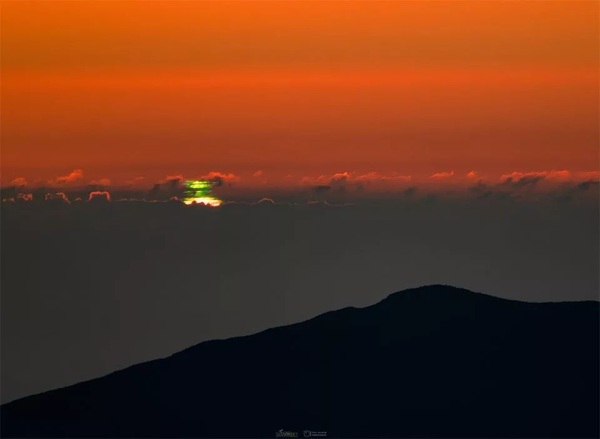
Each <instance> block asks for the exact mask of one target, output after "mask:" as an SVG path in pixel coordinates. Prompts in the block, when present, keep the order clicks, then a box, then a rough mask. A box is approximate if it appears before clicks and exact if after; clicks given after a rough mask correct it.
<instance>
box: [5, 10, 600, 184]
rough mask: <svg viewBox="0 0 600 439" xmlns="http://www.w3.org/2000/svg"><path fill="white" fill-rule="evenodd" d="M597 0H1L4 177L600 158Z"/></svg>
mask: <svg viewBox="0 0 600 439" xmlns="http://www.w3.org/2000/svg"><path fill="white" fill-rule="evenodd" d="M599 5H600V4H599V3H597V2H593V1H584V2H577V1H572V0H570V1H565V2H559V1H547V2H546V1H539V2H537V1H526V2H495V1H479V2H470V1H460V2H459V1H456V2H437V1H436V2H425V1H421V2H416V1H415V2H409V1H395V2H393V1H390V2H316V1H315V2H283V1H282V2H231V1H228V2H204V1H198V2H192V1H185V2H183V1H181V2H179V1H166V2H158V1H153V2H150V1H130V2H119V1H78V2H75V1H73V2H54V1H49V0H44V1H39V2H25V1H19V2H17V1H5V2H2V41H1V42H2V163H1V165H2V183H3V184H7V183H8V182H10V181H11V180H12V179H14V178H16V177H24V178H25V179H27V180H28V181H35V180H36V179H38V178H39V179H45V180H47V179H50V178H54V177H56V176H58V175H66V174H68V173H69V172H70V171H72V170H73V169H83V170H85V176H86V178H89V179H100V178H110V179H111V180H112V181H115V182H118V181H125V180H128V179H131V178H133V177H135V176H145V177H146V178H148V179H150V180H151V179H159V178H164V177H165V176H166V175H169V174H174V173H183V174H185V175H186V176H188V175H189V176H196V175H202V174H205V173H207V172H208V171H211V170H217V171H221V172H229V173H235V174H237V175H242V176H244V175H251V174H252V173H254V172H256V171H257V170H262V171H263V173H264V175H270V176H272V177H273V181H277V179H281V178H283V177H284V176H285V175H288V174H293V175H296V176H298V178H300V177H302V176H311V175H312V176H318V175H321V174H327V173H335V172H343V171H354V172H370V171H376V172H381V173H398V174H401V175H431V174H433V173H436V172H447V171H451V170H452V171H454V172H456V173H457V174H458V173H463V174H466V173H467V172H469V171H471V170H476V171H477V172H478V173H481V174H486V175H504V174H510V173H511V172H514V171H519V172H530V171H545V170H564V169H568V170H570V171H572V172H577V171H595V170H598V167H599V163H598V159H599V158H598V143H599V127H598V121H599V111H598V99H599V84H598V80H599V77H598V67H599V60H598V38H599V23H598V20H599V18H598V17H599V12H600V11H599Z"/></svg>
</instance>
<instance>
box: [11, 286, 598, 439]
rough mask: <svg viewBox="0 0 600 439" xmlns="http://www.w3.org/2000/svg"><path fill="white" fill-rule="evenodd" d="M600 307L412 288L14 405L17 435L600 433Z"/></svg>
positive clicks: (14, 434)
mask: <svg viewBox="0 0 600 439" xmlns="http://www.w3.org/2000/svg"><path fill="white" fill-rule="evenodd" d="M599 311H600V307H599V303H598V302H562V303H526V302H518V301H511V300H504V299H499V298H496V297H492V296H487V295H484V294H479V293H473V292H470V291H467V290H463V289H457V288H453V287H448V286H441V285H434V286H428V287H421V288H416V289H411V290H406V291H403V292H399V293H395V294H392V295H390V296H389V297H387V298H386V299H384V300H383V301H381V302H379V303H377V304H375V305H372V306H369V307H366V308H344V309H340V310H338V311H333V312H328V313H325V314H322V315H320V316H318V317H315V318H313V319H311V320H308V321H305V322H302V323H298V324H294V325H290V326H285V327H279V328H273V329H268V330H266V331H263V332H261V333H258V334H255V335H251V336H246V337H238V338H231V339H227V340H215V341H208V342H204V343H200V344H198V345H196V346H193V347H191V348H189V349H186V350H184V351H182V352H179V353H176V354H174V355H172V356H170V357H168V358H164V359H159V360H155V361H150V362H147V363H143V364H139V365H136V366H132V367H130V368H127V369H124V370H121V371H118V372H115V373H112V374H110V375H107V376H105V377H102V378H98V379H94V380H91V381H87V382H83V383H80V384H76V385H73V386H70V387H66V388H63V389H58V390H54V391H50V392H46V393H42V394H39V395H34V396H30V397H27V398H23V399H20V400H17V401H13V402H11V403H8V404H5V405H3V406H2V407H1V408H0V413H1V421H2V424H1V433H2V437H27V436H29V437H267V438H268V437H276V432H278V431H280V430H283V432H280V433H279V435H280V436H281V435H282V434H283V435H285V434H288V435H289V433H285V432H297V433H298V436H299V437H302V436H303V435H304V431H305V430H310V431H321V432H327V435H328V437H598V434H599V422H600V418H599V415H598V413H599V409H600V407H599V370H600V369H599V332H598V329H599V327H598V316H599ZM307 435H308V433H307Z"/></svg>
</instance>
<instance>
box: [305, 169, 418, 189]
mask: <svg viewBox="0 0 600 439" xmlns="http://www.w3.org/2000/svg"><path fill="white" fill-rule="evenodd" d="M411 179H412V177H411V176H410V175H399V174H397V173H392V174H389V175H386V174H381V173H379V172H374V171H373V172H367V173H366V174H358V175H357V174H354V173H351V172H348V171H345V172H338V173H336V174H333V175H331V176H326V175H320V176H319V177H316V178H314V177H309V176H305V177H303V178H302V180H301V181H300V182H301V183H302V184H311V185H316V187H315V192H317V193H323V192H327V191H330V190H331V189H337V190H338V191H341V190H343V189H344V188H346V187H348V186H354V187H355V188H356V189H363V188H364V187H365V185H372V186H378V185H379V186H381V185H389V184H394V183H405V182H408V181H410V180H411Z"/></svg>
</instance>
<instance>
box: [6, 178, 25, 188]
mask: <svg viewBox="0 0 600 439" xmlns="http://www.w3.org/2000/svg"><path fill="white" fill-rule="evenodd" d="M10 184H11V185H12V186H18V187H21V186H27V180H26V179H25V178H24V177H17V178H15V179H13V180H12V181H11V182H10Z"/></svg>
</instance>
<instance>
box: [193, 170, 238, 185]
mask: <svg viewBox="0 0 600 439" xmlns="http://www.w3.org/2000/svg"><path fill="white" fill-rule="evenodd" d="M200 180H207V181H212V182H213V183H215V185H216V186H223V185H224V184H226V183H227V184H231V183H234V182H238V181H240V177H238V176H237V175H235V174H231V173H230V174H227V173H222V172H217V171H211V172H209V173H208V174H206V175H203V176H202V177H200Z"/></svg>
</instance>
